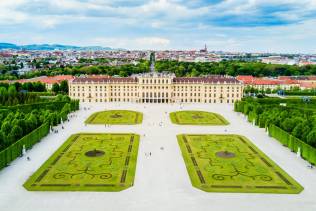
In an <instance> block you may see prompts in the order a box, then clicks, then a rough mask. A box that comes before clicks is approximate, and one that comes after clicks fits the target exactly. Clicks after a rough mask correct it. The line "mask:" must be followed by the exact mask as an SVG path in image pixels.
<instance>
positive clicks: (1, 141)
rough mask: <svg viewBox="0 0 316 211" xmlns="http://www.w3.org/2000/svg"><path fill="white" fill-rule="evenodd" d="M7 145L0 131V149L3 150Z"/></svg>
mask: <svg viewBox="0 0 316 211" xmlns="http://www.w3.org/2000/svg"><path fill="white" fill-rule="evenodd" d="M4 145H5V136H4V134H3V132H2V131H0V149H2V148H3V147H4Z"/></svg>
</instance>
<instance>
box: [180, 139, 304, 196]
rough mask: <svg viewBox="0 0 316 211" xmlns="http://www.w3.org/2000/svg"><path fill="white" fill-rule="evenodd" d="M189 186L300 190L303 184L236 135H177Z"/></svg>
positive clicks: (217, 189) (228, 189)
mask: <svg viewBox="0 0 316 211" xmlns="http://www.w3.org/2000/svg"><path fill="white" fill-rule="evenodd" d="M177 138H178V143H179V146H180V148H181V151H182V156H183V159H184V161H185V164H186V167H187V171H188V174H189V176H190V179H191V182H192V185H193V186H194V187H196V188H198V189H201V190H204V191H207V192H246V193H247V192H248V193H287V194H294V193H300V192H301V191H302V190H303V187H302V186H300V184H298V183H297V182H296V181H295V180H294V179H293V178H292V177H290V176H289V175H288V174H287V173H286V172H284V171H283V170H282V169H281V168H280V167H279V166H278V165H276V164H275V163H274V162H273V161H272V160H270V159H269V158H268V157H267V156H266V155H265V154H264V153H263V152H261V151H260V150H259V149H258V148H257V147H255V146H254V145H253V144H252V143H251V142H250V141H249V140H248V139H246V138H245V137H243V136H239V135H198V134H196V135H193V134H191V135H190V134H181V135H178V136H177Z"/></svg>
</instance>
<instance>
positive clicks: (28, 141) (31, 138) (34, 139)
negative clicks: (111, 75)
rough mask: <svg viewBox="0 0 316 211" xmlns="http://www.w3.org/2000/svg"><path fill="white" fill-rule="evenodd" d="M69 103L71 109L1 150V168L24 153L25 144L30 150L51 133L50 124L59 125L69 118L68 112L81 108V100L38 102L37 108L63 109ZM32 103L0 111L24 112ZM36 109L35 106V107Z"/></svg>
mask: <svg viewBox="0 0 316 211" xmlns="http://www.w3.org/2000/svg"><path fill="white" fill-rule="evenodd" d="M67 104H69V105H68V106H70V107H69V109H70V110H69V109H67V110H64V111H62V112H61V113H59V115H57V116H56V118H55V119H54V120H52V121H50V120H47V121H46V122H45V123H43V124H42V125H41V126H40V127H38V128H37V129H35V130H33V131H32V132H30V133H29V134H27V135H26V136H24V137H23V138H21V139H20V140H18V141H17V142H15V143H14V144H12V145H10V146H9V147H7V148H6V149H4V150H2V151H0V170H1V169H2V168H4V167H5V166H7V165H8V164H9V163H10V162H11V161H13V160H14V159H16V158H17V157H19V156H21V155H22V150H23V145H24V146H25V149H26V150H28V149H30V148H32V146H33V145H34V144H36V143H38V142H39V141H40V140H41V139H42V138H43V137H44V136H46V135H47V134H48V133H49V129H50V125H57V124H59V123H60V121H61V119H62V120H63V121H66V120H67V118H68V113H69V112H71V111H75V110H78V109H79V101H78V100H72V101H70V102H49V103H36V104H35V108H41V109H43V108H45V107H48V106H53V107H55V109H56V108H58V110H62V108H63V107H65V105H67ZM33 105H34V104H30V105H18V106H10V107H7V108H6V109H0V112H2V113H4V114H7V113H8V112H10V111H13V110H16V109H19V110H23V111H24V112H26V111H28V110H29V109H30V108H31V106H33ZM33 109H34V108H33Z"/></svg>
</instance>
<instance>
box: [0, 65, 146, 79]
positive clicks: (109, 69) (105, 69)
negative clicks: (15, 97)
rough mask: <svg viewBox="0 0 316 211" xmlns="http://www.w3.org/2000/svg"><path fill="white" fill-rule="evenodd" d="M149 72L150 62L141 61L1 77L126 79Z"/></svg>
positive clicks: (63, 67)
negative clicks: (93, 75)
mask: <svg viewBox="0 0 316 211" xmlns="http://www.w3.org/2000/svg"><path fill="white" fill-rule="evenodd" d="M144 72H149V61H146V60H140V61H138V63H137V64H135V65H134V64H124V65H118V66H111V65H103V64H102V65H89V66H85V65H76V66H72V65H67V66H61V67H53V68H47V69H43V70H37V71H29V72H27V73H25V74H23V75H14V74H8V73H7V74H5V75H0V80H7V79H10V80H13V79H23V78H33V77H38V76H44V75H45V76H54V75H77V76H78V75H85V74H87V75H92V74H95V75H101V74H102V75H110V76H116V75H118V76H121V77H126V76H130V75H132V74H137V73H144Z"/></svg>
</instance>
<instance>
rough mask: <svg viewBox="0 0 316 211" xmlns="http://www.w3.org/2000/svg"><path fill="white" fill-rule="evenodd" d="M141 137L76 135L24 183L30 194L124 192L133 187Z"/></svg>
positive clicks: (128, 135) (134, 135)
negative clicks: (43, 192) (32, 192)
mask: <svg viewBox="0 0 316 211" xmlns="http://www.w3.org/2000/svg"><path fill="white" fill-rule="evenodd" d="M138 145H139V136H138V135H136V134H124V133H122V134H118V133H117V134H110V133H79V134H74V135H72V136H71V137H70V138H69V139H68V140H67V141H66V142H65V143H64V144H63V145H62V146H61V147H60V148H59V149H58V150H57V151H56V152H55V153H54V154H53V155H52V156H51V157H50V158H49V159H48V160H47V161H46V162H45V163H44V164H43V165H42V166H41V167H40V168H39V169H38V170H37V171H36V172H35V173H34V174H33V175H32V176H31V177H30V178H29V179H28V180H27V182H26V183H25V184H24V187H25V188H26V189H27V190H29V191H121V190H124V189H127V188H129V187H131V186H133V183H134V176H135V170H136V162H137V153H138Z"/></svg>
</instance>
